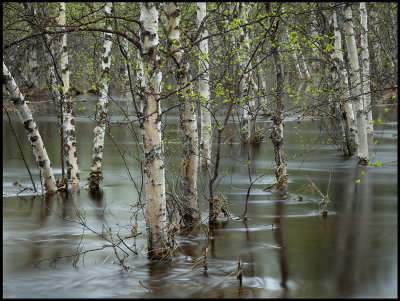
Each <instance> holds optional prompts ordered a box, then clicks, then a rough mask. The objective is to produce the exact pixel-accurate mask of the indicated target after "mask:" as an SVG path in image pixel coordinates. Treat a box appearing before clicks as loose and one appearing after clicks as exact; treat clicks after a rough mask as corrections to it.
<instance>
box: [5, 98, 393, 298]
mask: <svg viewBox="0 0 400 301" xmlns="http://www.w3.org/2000/svg"><path fill="white" fill-rule="evenodd" d="M78 100H79V101H81V102H78V103H77V109H76V112H77V117H76V134H77V147H78V160H79V169H80V176H81V184H84V183H85V182H86V181H85V179H86V177H87V176H88V175H89V172H90V166H91V158H92V147H93V121H91V120H90V119H88V118H86V117H85V116H84V115H85V114H88V115H90V113H88V112H90V110H91V109H92V108H93V105H94V104H95V102H96V99H95V97H93V96H88V95H83V96H80V97H78ZM4 101H8V100H6V99H5V100H4ZM121 105H123V106H125V104H124V103H121ZM46 107H48V109H49V111H48V113H45V110H46ZM83 107H85V109H83ZM385 107H388V106H384V105H379V106H375V107H374V108H373V114H374V119H375V120H378V117H379V118H380V120H381V121H382V123H381V124H380V123H378V122H377V123H376V124H375V135H374V139H373V141H377V143H376V144H375V145H373V146H371V154H373V155H374V158H373V164H372V165H371V166H370V167H361V166H358V165H357V164H356V163H357V162H356V158H351V159H349V160H346V159H345V158H343V156H342V154H341V152H340V151H338V150H337V149H336V146H335V143H333V142H332V140H330V139H333V138H332V136H331V134H332V129H331V122H330V120H328V119H315V120H311V119H304V120H298V119H297V118H296V117H293V118H286V119H285V136H284V139H285V152H286V154H287V156H288V173H289V174H290V175H289V183H288V196H287V198H282V196H280V195H279V194H278V193H277V192H276V191H273V190H272V191H264V190H263V189H264V188H266V187H267V186H268V185H269V184H271V183H272V182H273V180H274V177H275V175H274V168H272V169H271V170H270V172H269V173H267V174H266V175H265V176H264V177H262V178H260V180H257V181H255V183H254V184H253V186H252V189H251V193H250V198H249V205H248V217H249V218H248V220H247V222H243V221H242V220H240V219H239V218H238V217H239V216H240V215H242V214H243V210H244V205H245V199H246V194H247V188H248V186H249V176H248V167H247V166H245V165H246V164H247V163H248V161H249V159H248V155H247V147H244V146H241V145H240V144H239V143H233V144H224V145H223V146H222V155H223V159H222V162H221V164H222V165H221V168H220V171H221V173H222V172H224V171H226V170H228V172H227V175H226V176H224V177H223V178H222V179H221V180H220V181H219V185H218V187H217V193H223V194H225V195H226V196H227V199H228V201H229V203H230V207H229V211H230V214H231V218H221V222H220V224H219V225H218V227H217V229H215V230H214V232H213V233H212V240H211V242H210V245H209V247H208V257H207V268H208V269H207V271H205V270H204V268H203V265H202V263H201V264H199V265H198V266H193V264H194V262H195V260H196V259H197V258H199V257H200V256H201V255H202V254H203V252H204V250H205V247H206V243H207V237H206V233H205V231H204V229H202V228H199V229H197V230H195V231H193V232H192V233H182V234H181V235H179V236H177V237H176V240H177V242H178V247H177V249H176V250H175V252H174V256H173V259H172V261H171V262H166V263H159V264H154V263H151V262H149V261H148V260H147V256H146V244H145V243H146V236H145V235H146V229H145V223H144V219H143V214H142V211H141V210H139V211H138V210H137V207H132V205H134V204H136V203H137V201H138V193H137V190H136V188H135V186H134V185H133V183H132V181H131V180H130V176H132V178H133V179H135V180H136V182H137V183H138V184H139V185H140V178H141V171H140V164H139V163H138V161H137V160H136V159H135V156H136V155H137V151H136V147H137V145H136V143H135V142H134V139H133V138H132V136H131V132H130V131H129V129H128V127H127V126H115V127H113V128H112V130H111V133H112V135H113V137H114V140H115V142H116V143H117V145H118V147H119V149H120V150H121V153H124V151H125V153H124V158H125V163H126V165H125V163H124V161H123V160H122V158H121V154H120V152H119V151H118V150H117V149H116V148H115V145H114V144H113V143H112V141H111V140H110V139H107V140H106V146H105V153H104V159H103V170H104V180H103V186H102V189H101V191H100V192H99V193H96V194H91V193H89V192H88V191H87V190H86V189H85V188H82V189H81V190H80V191H79V192H78V193H77V192H69V193H68V194H65V193H64V194H61V193H59V194H58V195H57V196H52V197H47V198H44V199H42V197H40V196H34V195H33V194H32V192H28V191H27V190H25V191H23V192H21V193H19V194H18V195H17V193H18V192H19V191H20V190H22V188H21V187H19V186H18V184H17V185H14V184H13V183H15V182H16V181H18V182H19V183H21V184H22V185H23V186H29V185H30V180H29V176H28V173H27V171H26V168H25V166H24V164H23V161H22V160H21V159H20V154H19V152H18V147H17V143H16V141H15V138H14V137H13V136H12V132H11V130H10V127H9V125H8V121H7V117H6V116H5V115H4V114H3V297H5V298H15V297H17V298H130V297H132V298H196V297H197V298H276V297H301V298H307V297H396V296H397V281H398V279H397V277H398V276H397V275H398V270H397V260H398V259H397V246H398V245H397V237H398V233H397V222H398V215H397V199H398V197H397V195H398V191H397V176H398V173H397V152H398V149H397V139H398V137H397V106H395V107H390V110H389V112H386V111H385ZM78 108H82V109H81V110H80V111H79V110H78ZM40 112H41V113H40V114H39V113H36V114H35V115H34V116H35V119H36V120H37V122H38V126H39V131H40V133H41V135H42V138H43V140H44V142H45V146H46V148H47V152H48V153H49V156H50V159H51V161H52V165H53V171H54V172H55V175H56V178H58V177H60V174H61V164H60V154H59V138H58V134H57V121H56V117H55V115H54V109H53V108H52V105H51V103H43V104H41V107H40ZM116 112H117V111H115V114H114V117H113V120H114V121H117V120H119V121H122V120H123V118H122V117H121V116H119V114H117V113H116ZM11 117H12V121H13V123H12V124H13V127H14V129H15V131H16V132H17V134H18V137H19V141H20V143H21V145H22V148H23V150H24V154H25V157H26V159H27V162H28V165H29V167H30V168H31V172H32V174H33V176H34V178H35V180H36V183H39V173H38V169H37V168H36V167H35V161H34V158H33V155H32V152H31V150H30V146H29V144H28V141H27V139H26V137H25V133H24V129H23V126H22V124H21V121H20V119H19V117H18V116H17V115H15V114H12V115H11ZM164 121H165V122H167V124H168V126H167V128H166V133H168V137H169V138H175V139H177V140H179V139H180V131H179V130H178V122H179V118H178V115H177V112H174V111H170V112H169V113H168V115H167V116H165V117H164ZM270 123H271V121H270V120H269V119H260V122H259V124H258V125H259V126H260V127H264V128H267V127H268V126H270ZM135 127H136V125H135ZM321 129H322V130H321ZM226 136H227V138H228V137H229V131H228V132H227V133H226ZM373 141H372V142H373ZM167 152H168V154H169V155H170V156H169V157H168V159H167V167H168V170H169V171H170V173H168V174H167V178H168V180H169V181H170V182H174V183H175V185H179V179H178V178H176V174H174V172H177V171H178V170H179V166H180V163H181V159H180V155H179V154H180V150H179V145H178V144H176V145H175V146H174V144H171V145H170V148H168V149H167ZM174 152H175V153H174ZM130 153H132V154H133V157H130V156H129V154H130ZM302 153H304V155H302ZM273 158H274V155H273V146H272V143H271V141H270V139H267V140H266V141H263V142H262V143H261V144H260V145H259V146H255V147H251V148H250V160H251V163H250V169H251V175H252V180H255V179H256V178H257V177H258V176H261V175H262V174H263V173H264V172H265V171H266V170H267V169H269V168H271V167H272V166H273V160H274V159H273ZM376 161H377V162H378V165H379V163H381V167H378V166H376V165H375V164H374V163H375V162H376ZM127 167H128V169H129V172H130V175H129V173H128V172H127ZM362 172H363V173H364V174H365V175H363V174H362ZM310 180H311V181H313V183H314V184H315V185H316V186H317V187H318V189H319V190H320V191H321V192H322V193H324V194H326V193H327V192H328V194H329V196H330V202H329V203H328V216H327V217H326V218H323V217H322V216H320V215H317V214H316V213H317V211H318V209H319V202H320V201H321V196H320V195H319V194H318V192H316V191H312V190H311V189H307V185H308V184H309V183H310ZM357 180H360V181H359V183H356V181H357ZM199 186H200V185H199ZM199 189H200V188H199ZM200 190H201V189H200ZM299 195H301V196H302V200H301V201H300V200H299ZM200 206H201V210H202V212H203V217H204V219H206V217H207V208H208V205H207V204H206V203H205V202H204V199H203V197H202V195H201V194H200ZM77 211H78V212H77ZM135 213H138V214H135ZM79 220H80V221H82V220H84V221H85V223H86V225H87V227H88V228H90V229H91V230H92V231H91V230H88V229H83V227H82V226H81V225H80V224H79V223H78V222H77V221H79ZM136 222H137V223H138V233H140V232H141V233H142V234H140V235H138V236H137V238H136V240H134V239H133V238H130V239H126V244H127V246H128V247H129V248H131V249H132V250H134V251H135V252H137V253H138V254H137V255H135V254H134V253H133V252H129V255H130V256H129V257H127V258H126V259H125V264H126V265H127V266H129V270H128V271H125V270H124V269H123V268H122V267H121V266H120V265H118V264H115V262H118V260H117V259H116V257H115V254H114V250H113V249H112V248H110V247H106V248H103V249H101V248H102V247H103V246H104V245H107V244H109V243H108V242H106V241H105V240H104V239H101V238H100V236H99V235H97V234H102V233H106V232H107V231H108V229H109V227H111V229H112V235H113V238H114V239H115V240H116V239H117V234H118V235H120V237H125V236H129V233H130V229H131V227H132V225H134V224H135V223H136ZM94 232H96V233H94ZM108 237H109V236H108ZM81 248H82V249H81ZM77 249H79V250H81V251H86V250H93V249H99V250H97V251H93V252H87V253H86V254H85V255H84V256H83V255H82V256H80V257H79V261H78V262H77V263H76V266H73V264H72V262H73V260H74V257H73V256H71V255H73V254H75V253H76V252H77ZM124 250H126V251H127V250H128V249H127V248H124ZM118 254H119V255H120V256H121V258H122V257H123V253H122V252H121V251H118ZM57 256H60V257H62V258H60V259H58V260H57V261H55V262H52V264H51V265H50V264H49V260H44V261H42V262H40V263H39V264H37V265H36V266H32V265H33V264H35V263H37V262H38V261H40V260H42V259H46V258H53V257H57ZM239 256H240V258H241V260H243V280H242V283H241V284H240V282H239V280H238V279H236V268H237V262H238V258H239ZM139 281H140V282H139Z"/></svg>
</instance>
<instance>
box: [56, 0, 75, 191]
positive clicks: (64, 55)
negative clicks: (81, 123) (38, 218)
mask: <svg viewBox="0 0 400 301" xmlns="http://www.w3.org/2000/svg"><path fill="white" fill-rule="evenodd" d="M59 10H60V21H59V23H60V26H61V27H62V29H65V27H64V26H65V2H60V4H59ZM61 46H62V50H61V78H62V81H63V101H62V102H63V104H62V114H63V121H64V123H63V129H64V155H65V156H66V163H67V177H68V179H69V181H70V182H71V185H72V187H79V172H78V155H77V152H76V136H75V119H74V115H73V114H74V113H73V103H72V100H71V94H70V92H69V87H70V85H69V65H68V48H67V34H66V33H63V34H62V44H61Z"/></svg>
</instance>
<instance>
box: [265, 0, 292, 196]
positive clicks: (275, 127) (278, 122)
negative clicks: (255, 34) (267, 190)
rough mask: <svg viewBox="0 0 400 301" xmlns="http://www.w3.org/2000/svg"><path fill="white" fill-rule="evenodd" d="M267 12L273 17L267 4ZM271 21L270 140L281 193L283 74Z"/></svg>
mask: <svg viewBox="0 0 400 301" xmlns="http://www.w3.org/2000/svg"><path fill="white" fill-rule="evenodd" d="M267 12H268V14H269V15H270V16H271V17H272V16H274V15H275V14H274V13H273V10H272V4H271V3H267ZM275 18H276V17H275ZM275 18H273V19H275ZM273 19H272V20H273ZM272 20H271V22H274V23H273V25H272V29H273V34H272V35H271V37H270V41H271V44H272V47H271V51H272V56H273V59H274V64H275V70H276V89H275V112H274V115H273V119H272V130H271V139H272V142H273V144H274V153H275V163H276V171H275V175H276V188H277V189H278V190H281V191H286V190H287V178H288V174H287V165H286V160H285V151H284V148H283V109H284V104H283V93H284V91H283V85H284V74H283V67H282V62H281V59H280V56H279V39H278V36H277V31H276V30H277V21H276V19H275V20H273V21H272ZM274 45H275V46H274Z"/></svg>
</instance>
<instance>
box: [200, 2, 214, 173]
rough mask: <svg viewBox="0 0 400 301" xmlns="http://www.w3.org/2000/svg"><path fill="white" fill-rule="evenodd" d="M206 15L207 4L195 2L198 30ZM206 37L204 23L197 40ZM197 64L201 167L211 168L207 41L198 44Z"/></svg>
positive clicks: (206, 32) (206, 31)
mask: <svg viewBox="0 0 400 301" xmlns="http://www.w3.org/2000/svg"><path fill="white" fill-rule="evenodd" d="M206 15H207V3H206V2H197V27H198V28H199V29H200V25H201V24H202V22H203V20H204V18H205V17H206ZM207 35H208V30H207V25H206V23H204V24H203V25H202V28H201V32H200V36H199V38H200V39H201V38H203V37H205V36H207ZM199 48H200V54H199V63H200V68H199V72H200V79H199V96H200V106H201V142H200V154H201V166H202V167H207V168H209V167H210V166H211V145H212V126H211V116H210V103H209V101H210V87H209V80H210V74H209V71H208V68H209V64H208V39H205V40H203V41H201V42H200V45H199Z"/></svg>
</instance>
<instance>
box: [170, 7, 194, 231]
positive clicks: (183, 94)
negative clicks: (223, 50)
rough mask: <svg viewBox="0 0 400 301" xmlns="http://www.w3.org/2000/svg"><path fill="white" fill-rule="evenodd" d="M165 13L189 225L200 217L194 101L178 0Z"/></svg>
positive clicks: (185, 220) (183, 192)
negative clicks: (178, 105) (173, 67)
mask: <svg viewBox="0 0 400 301" xmlns="http://www.w3.org/2000/svg"><path fill="white" fill-rule="evenodd" d="M165 14H166V17H167V24H166V30H167V35H168V45H169V47H170V50H171V51H173V52H175V51H176V52H175V53H174V54H173V57H174V60H175V62H176V63H177V66H178V70H177V71H175V74H176V79H177V82H178V89H179V90H180V92H179V93H178V96H179V98H180V100H181V101H182V102H183V103H181V128H182V132H183V137H182V149H183V162H182V165H183V166H182V183H181V187H182V194H183V212H182V217H183V220H184V222H185V224H187V225H190V224H193V223H196V222H198V221H199V220H200V211H199V205H198V201H197V170H198V129H197V114H196V112H197V108H196V102H195V101H194V99H192V97H191V91H190V90H191V89H190V83H189V78H188V77H189V74H188V73H189V62H188V58H187V56H186V55H185V53H184V52H183V51H182V50H179V47H180V46H181V40H180V27H179V23H180V10H179V7H178V3H177V2H167V3H165Z"/></svg>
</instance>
